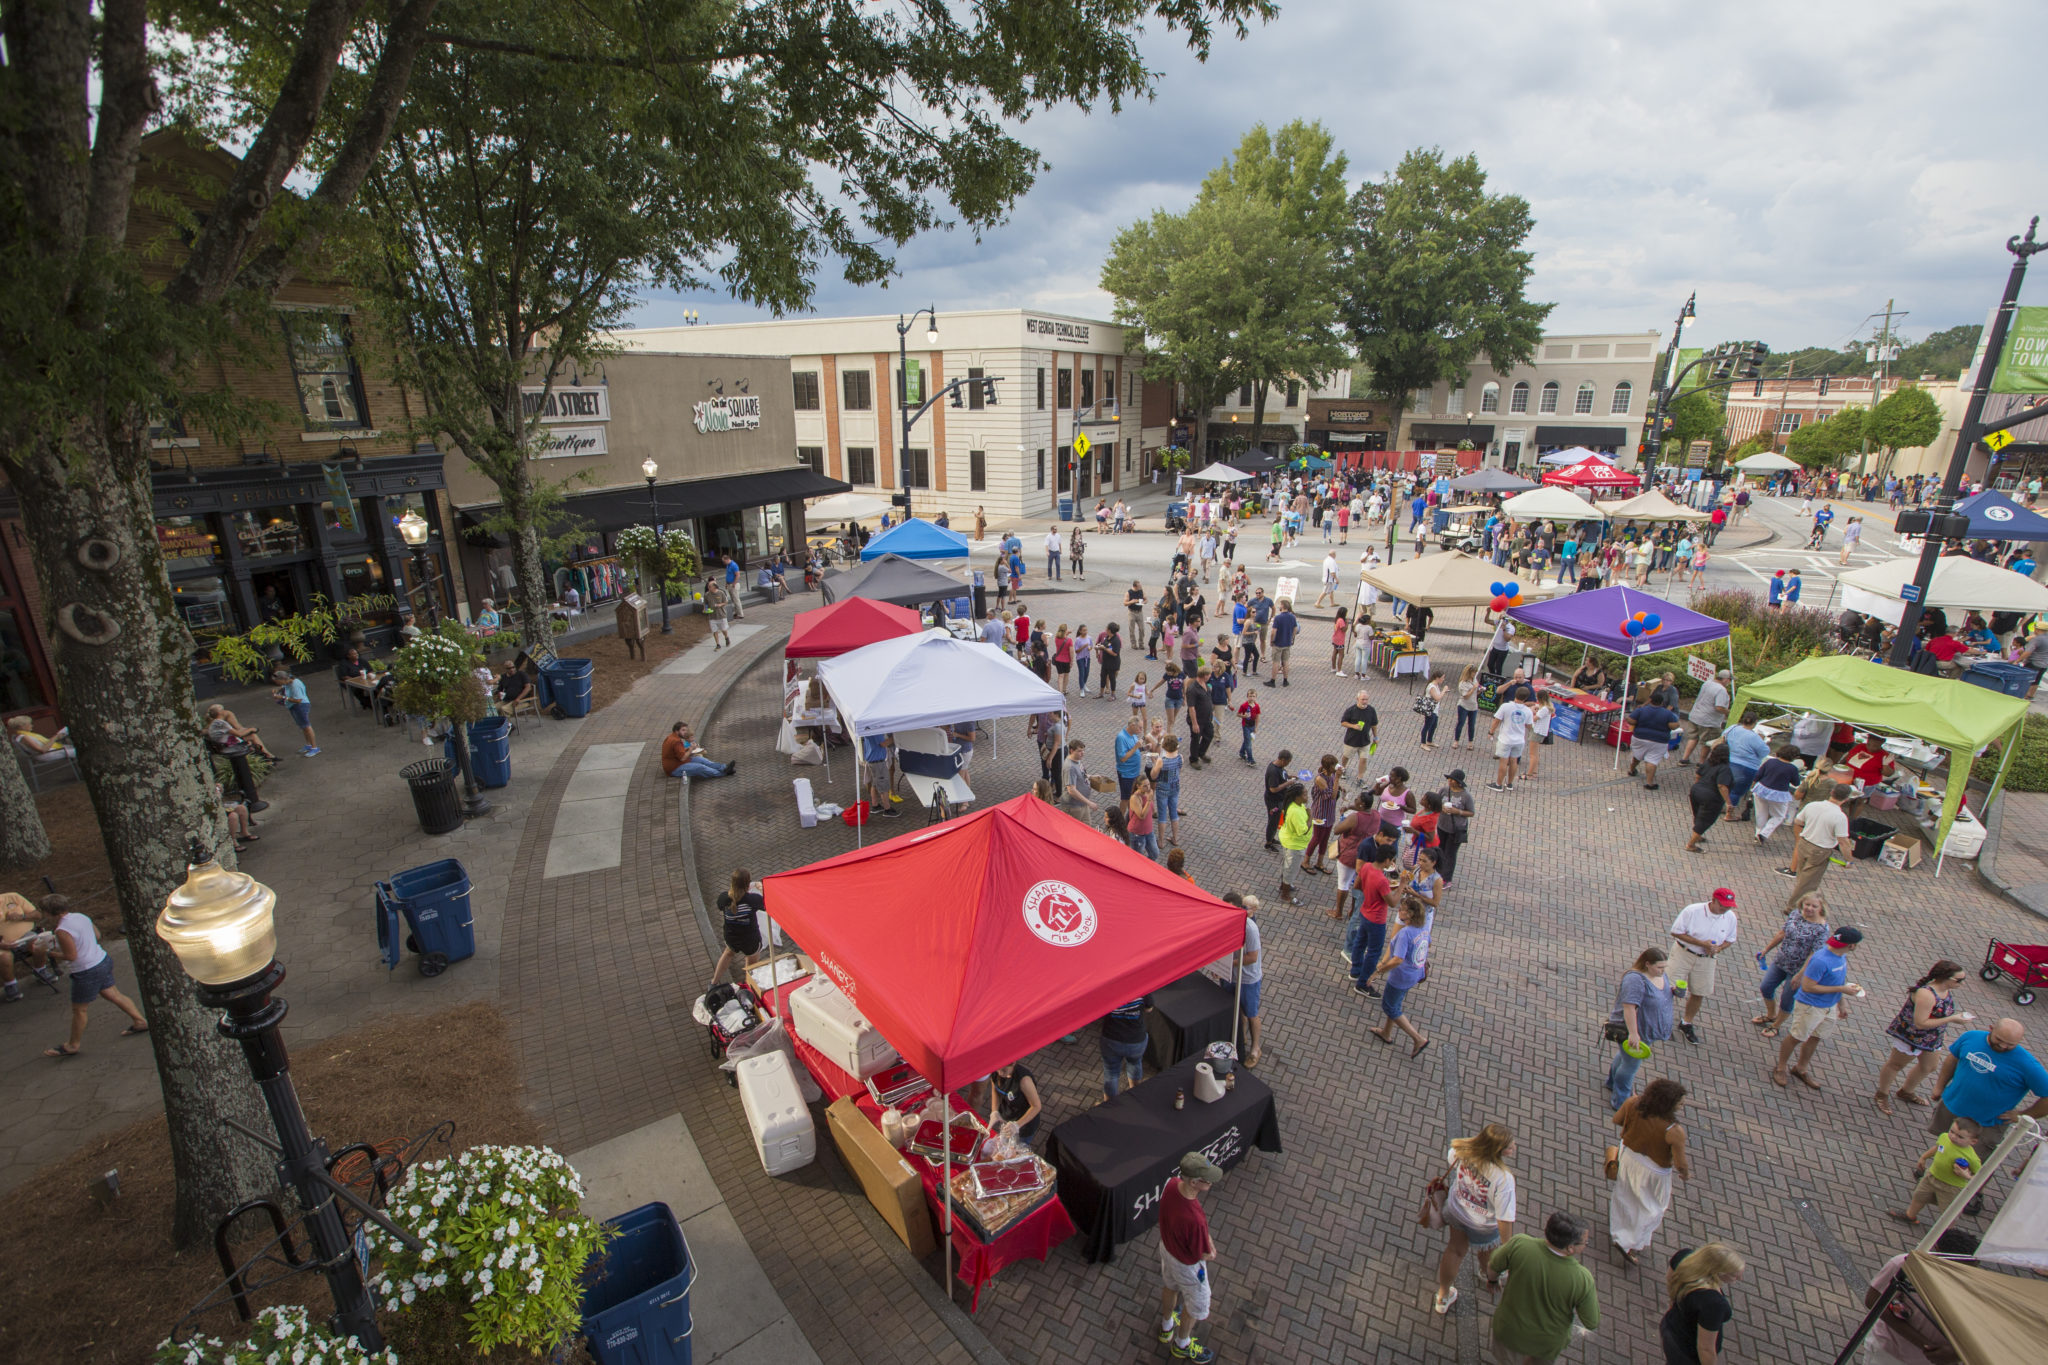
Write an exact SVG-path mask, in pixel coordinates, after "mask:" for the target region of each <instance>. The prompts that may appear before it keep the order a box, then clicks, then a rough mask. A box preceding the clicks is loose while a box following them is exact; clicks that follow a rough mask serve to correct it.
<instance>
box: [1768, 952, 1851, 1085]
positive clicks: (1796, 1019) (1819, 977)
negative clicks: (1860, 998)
mask: <svg viewBox="0 0 2048 1365" xmlns="http://www.w3.org/2000/svg"><path fill="white" fill-rule="evenodd" d="M1861 942H1863V931H1862V930H1861V929H1858V928H1857V927H1856V926H1855V925H1853V924H1844V925H1842V926H1841V927H1840V928H1838V929H1836V930H1835V931H1834V932H1833V933H1831V934H1829V935H1828V941H1827V943H1826V945H1825V946H1823V947H1819V948H1816V949H1814V950H1813V955H1812V956H1811V957H1809V958H1807V959H1806V965H1805V966H1804V967H1802V968H1800V970H1799V981H1798V989H1797V990H1795V991H1794V992H1793V995H1792V1027H1791V1028H1789V1029H1787V1030H1785V1037H1784V1040H1783V1041H1782V1042H1780V1043H1779V1044H1778V1066H1777V1069H1776V1070H1774V1071H1773V1072H1771V1079H1772V1080H1774V1081H1776V1082H1777V1083H1778V1084H1779V1085H1785V1084H1788V1081H1787V1079H1786V1074H1785V1073H1786V1063H1787V1062H1789V1061H1791V1060H1792V1049H1794V1048H1795V1047H1796V1048H1798V1049H1799V1065H1798V1066H1795V1067H1792V1068H1791V1074H1792V1075H1794V1076H1797V1077H1798V1078H1799V1080H1800V1083H1801V1084H1802V1085H1805V1086H1806V1087H1807V1088H1808V1089H1810V1090H1818V1089H1820V1082H1819V1081H1817V1080H1815V1079H1814V1078H1813V1073H1812V1071H1811V1070H1809V1067H1810V1066H1811V1065H1812V1063H1813V1054H1814V1053H1815V1052H1816V1051H1817V1050H1818V1049H1819V1048H1820V1040H1821V1038H1822V1037H1823V1036H1824V1035H1826V1034H1827V1032H1828V1031H1829V1030H1830V1029H1832V1028H1833V1027H1834V1026H1835V1020H1837V1019H1847V1018H1848V1017H1849V1002H1848V1000H1847V999H1846V998H1845V997H1847V996H1851V995H1861V994H1862V993H1863V988H1862V987H1861V986H1859V985H1857V984H1856V983H1855V982H1853V981H1851V980H1850V979H1849V960H1848V959H1849V954H1850V953H1852V952H1854V951H1856V945H1857V944H1859V943H1861Z"/></svg>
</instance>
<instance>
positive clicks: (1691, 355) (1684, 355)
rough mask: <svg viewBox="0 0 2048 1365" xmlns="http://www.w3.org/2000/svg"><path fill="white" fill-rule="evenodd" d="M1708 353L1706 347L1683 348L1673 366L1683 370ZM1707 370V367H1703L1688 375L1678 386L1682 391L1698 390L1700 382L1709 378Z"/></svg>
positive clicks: (1680, 349) (1679, 350) (1680, 348)
mask: <svg viewBox="0 0 2048 1365" xmlns="http://www.w3.org/2000/svg"><path fill="white" fill-rule="evenodd" d="M1706 353H1707V348H1706V347H1704V346H1681V347H1679V348H1678V359H1677V360H1676V361H1674V362H1673V364H1674V365H1675V366H1676V367H1677V368H1678V369H1681V370H1682V369H1684V368H1685V367H1686V366H1688V365H1690V364H1692V363H1693V361H1695V360H1698V359H1699V358H1700V357H1701V356H1703V355H1705V354H1706ZM1707 369H1708V367H1707V366H1704V365H1702V366H1701V367H1700V368H1699V369H1696V370H1694V371H1693V372H1692V373H1691V374H1689V375H1687V376H1686V377H1685V379H1684V380H1683V381H1682V382H1681V383H1680V384H1679V386H1678V387H1679V388H1680V390H1685V389H1695V388H1698V387H1699V385H1700V381H1701V380H1703V379H1705V378H1706V377H1707Z"/></svg>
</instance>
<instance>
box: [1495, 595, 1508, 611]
mask: <svg viewBox="0 0 2048 1365" xmlns="http://www.w3.org/2000/svg"><path fill="white" fill-rule="evenodd" d="M1507 609H1508V599H1507V598H1505V597H1496V598H1494V599H1493V603H1492V610H1494V611H1506V610H1507Z"/></svg>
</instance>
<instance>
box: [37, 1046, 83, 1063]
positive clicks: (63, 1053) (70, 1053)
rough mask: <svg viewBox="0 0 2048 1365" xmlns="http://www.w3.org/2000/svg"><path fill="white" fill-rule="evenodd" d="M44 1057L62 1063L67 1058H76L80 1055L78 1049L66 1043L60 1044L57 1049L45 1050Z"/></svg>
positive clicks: (48, 1048) (47, 1048)
mask: <svg viewBox="0 0 2048 1365" xmlns="http://www.w3.org/2000/svg"><path fill="white" fill-rule="evenodd" d="M43 1055H44V1056H45V1057H55V1058H57V1059H58V1060H59V1061H62V1060H63V1059H64V1058H66V1057H76V1056H77V1055H78V1049H77V1048H75V1047H72V1046H70V1045H68V1044H65V1043H59V1044H57V1046H55V1047H46V1048H44V1049H43Z"/></svg>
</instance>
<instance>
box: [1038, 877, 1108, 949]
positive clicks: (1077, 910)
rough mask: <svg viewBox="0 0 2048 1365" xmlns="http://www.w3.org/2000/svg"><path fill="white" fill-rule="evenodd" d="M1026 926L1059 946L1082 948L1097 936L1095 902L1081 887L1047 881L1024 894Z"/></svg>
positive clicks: (1048, 941)
mask: <svg viewBox="0 0 2048 1365" xmlns="http://www.w3.org/2000/svg"><path fill="white" fill-rule="evenodd" d="M1023 909H1024V927H1025V928H1027V929H1029V930H1030V931H1031V932H1032V933H1034V934H1036V935H1038V937H1040V938H1042V939H1044V940H1045V941H1046V942H1047V943H1050V944H1052V945H1053V946H1054V947H1055V948H1078V947H1080V946H1081V945H1082V944H1084V943H1086V942H1087V941H1088V940H1089V939H1091V938H1094V937H1095V926H1096V923H1097V920H1096V915H1095V903H1094V902H1093V901H1091V900H1089V899H1088V897H1087V896H1086V895H1084V894H1083V893H1082V891H1081V890H1080V888H1078V887H1075V886H1071V885H1069V884H1068V883H1066V882H1055V881H1044V882H1039V883H1038V884H1037V885H1035V886H1033V887H1032V888H1031V889H1030V890H1029V891H1026V892H1025V893H1024V906H1023Z"/></svg>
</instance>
